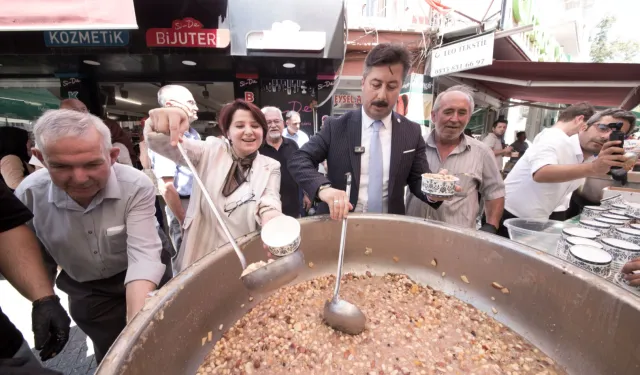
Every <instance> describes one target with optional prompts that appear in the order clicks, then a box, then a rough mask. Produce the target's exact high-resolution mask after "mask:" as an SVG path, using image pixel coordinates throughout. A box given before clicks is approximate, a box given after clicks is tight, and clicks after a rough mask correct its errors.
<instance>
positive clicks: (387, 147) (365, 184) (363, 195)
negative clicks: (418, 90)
mask: <svg viewBox="0 0 640 375" xmlns="http://www.w3.org/2000/svg"><path fill="white" fill-rule="evenodd" d="M361 111H362V137H361V140H360V142H361V143H360V145H361V146H362V147H364V153H362V154H361V158H360V190H358V203H357V204H356V209H355V212H367V203H368V200H369V190H368V189H369V156H370V153H369V149H370V148H371V134H372V132H373V127H372V125H373V123H374V122H375V120H373V119H372V118H370V117H369V116H367V114H366V113H365V112H364V109H361ZM391 115H392V114H391V113H390V114H389V115H388V116H387V117H385V118H383V119H382V120H381V121H382V125H383V126H381V127H380V143H381V144H382V212H383V213H387V212H389V164H390V162H391V124H392V121H391Z"/></svg>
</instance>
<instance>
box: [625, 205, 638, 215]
mask: <svg viewBox="0 0 640 375" xmlns="http://www.w3.org/2000/svg"><path fill="white" fill-rule="evenodd" d="M627 206H628V208H627V212H629V213H630V214H631V215H633V216H636V217H638V216H640V203H632V202H627Z"/></svg>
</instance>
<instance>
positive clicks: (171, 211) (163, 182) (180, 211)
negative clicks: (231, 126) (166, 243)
mask: <svg viewBox="0 0 640 375" xmlns="http://www.w3.org/2000/svg"><path fill="white" fill-rule="evenodd" d="M158 104H160V105H161V106H163V107H178V108H181V109H182V110H184V111H185V112H186V113H187V115H188V116H189V122H190V123H193V122H194V121H195V120H197V119H198V105H197V103H196V101H195V99H194V98H193V95H191V92H190V91H189V90H188V89H187V88H186V87H184V86H179V85H166V86H163V87H161V88H160V90H158ZM184 136H185V138H188V139H197V140H199V139H200V134H198V132H197V131H196V130H195V129H194V128H189V131H188V132H185V133H184ZM149 156H150V158H151V163H152V169H153V173H154V174H155V175H156V178H158V189H159V190H160V194H162V197H163V198H164V201H165V203H166V204H167V207H166V213H167V223H168V225H169V237H171V242H172V243H173V247H174V248H175V253H174V254H172V255H173V256H174V257H175V255H176V254H177V252H178V251H180V246H181V245H182V223H183V222H184V215H185V213H186V212H187V207H189V198H191V191H192V188H193V175H192V174H191V171H190V170H189V168H186V167H184V166H181V165H178V164H176V163H174V162H172V161H171V160H169V159H167V158H165V157H163V156H160V155H158V154H156V153H154V152H153V151H149Z"/></svg>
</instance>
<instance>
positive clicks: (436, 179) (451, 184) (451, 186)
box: [422, 173, 460, 197]
mask: <svg viewBox="0 0 640 375" xmlns="http://www.w3.org/2000/svg"><path fill="white" fill-rule="evenodd" d="M458 181H460V179H459V178H458V177H456V176H451V175H442V174H436V173H425V174H423V175H422V191H423V192H424V193H425V194H427V195H431V196H434V197H451V196H453V195H454V194H455V193H456V189H455V187H456V183H458Z"/></svg>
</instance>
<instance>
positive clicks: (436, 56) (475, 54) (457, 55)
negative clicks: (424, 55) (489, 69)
mask: <svg viewBox="0 0 640 375" xmlns="http://www.w3.org/2000/svg"><path fill="white" fill-rule="evenodd" d="M494 40H495V35H494V33H493V32H490V33H487V34H483V35H480V36H477V37H474V38H471V39H468V40H464V41H462V42H458V43H453V44H450V45H447V46H444V47H440V48H436V49H434V50H432V51H431V77H437V76H441V75H446V74H450V73H455V72H460V71H463V70H468V69H474V68H478V67H481V66H486V65H491V64H492V63H493V42H494Z"/></svg>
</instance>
